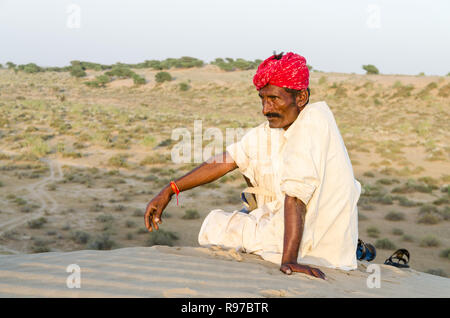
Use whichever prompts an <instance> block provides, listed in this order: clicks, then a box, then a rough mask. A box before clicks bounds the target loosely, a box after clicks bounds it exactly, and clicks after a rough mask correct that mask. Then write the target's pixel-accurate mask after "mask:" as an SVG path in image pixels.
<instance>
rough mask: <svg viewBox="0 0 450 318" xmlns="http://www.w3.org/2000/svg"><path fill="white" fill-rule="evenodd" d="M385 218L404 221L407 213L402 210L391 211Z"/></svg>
mask: <svg viewBox="0 0 450 318" xmlns="http://www.w3.org/2000/svg"><path fill="white" fill-rule="evenodd" d="M384 219H385V220H388V221H402V220H404V219H405V215H404V214H403V213H401V212H396V211H391V212H389V213H388V214H386V215H385V216H384Z"/></svg>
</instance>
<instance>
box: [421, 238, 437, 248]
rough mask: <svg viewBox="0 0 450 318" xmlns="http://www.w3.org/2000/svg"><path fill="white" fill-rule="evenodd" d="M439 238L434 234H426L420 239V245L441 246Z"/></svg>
mask: <svg viewBox="0 0 450 318" xmlns="http://www.w3.org/2000/svg"><path fill="white" fill-rule="evenodd" d="M439 245H440V243H439V240H438V239H437V238H435V237H434V236H431V235H429V236H426V237H424V238H423V239H422V240H421V241H420V246H422V247H436V246H439Z"/></svg>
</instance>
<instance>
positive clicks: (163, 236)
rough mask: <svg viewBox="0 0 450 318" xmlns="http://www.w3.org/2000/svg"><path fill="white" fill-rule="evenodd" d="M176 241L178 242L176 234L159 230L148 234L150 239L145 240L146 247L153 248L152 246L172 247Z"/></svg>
mask: <svg viewBox="0 0 450 318" xmlns="http://www.w3.org/2000/svg"><path fill="white" fill-rule="evenodd" d="M176 240H178V235H177V234H176V233H173V232H170V231H165V230H162V229H159V230H157V231H153V232H150V238H149V239H148V240H147V242H146V246H153V245H168V246H173V244H174V242H175V241H176Z"/></svg>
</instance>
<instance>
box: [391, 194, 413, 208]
mask: <svg viewBox="0 0 450 318" xmlns="http://www.w3.org/2000/svg"><path fill="white" fill-rule="evenodd" d="M394 199H395V200H398V204H399V205H400V206H404V207H413V206H416V205H418V203H417V202H414V201H411V200H409V199H408V198H406V197H403V196H395V197H394Z"/></svg>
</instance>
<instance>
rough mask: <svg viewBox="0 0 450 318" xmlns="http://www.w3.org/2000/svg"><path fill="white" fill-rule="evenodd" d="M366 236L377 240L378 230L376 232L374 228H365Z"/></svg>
mask: <svg viewBox="0 0 450 318" xmlns="http://www.w3.org/2000/svg"><path fill="white" fill-rule="evenodd" d="M367 235H369V237H373V238H377V237H379V235H380V230H378V229H377V228H376V227H374V226H371V227H368V228H367Z"/></svg>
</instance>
